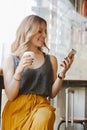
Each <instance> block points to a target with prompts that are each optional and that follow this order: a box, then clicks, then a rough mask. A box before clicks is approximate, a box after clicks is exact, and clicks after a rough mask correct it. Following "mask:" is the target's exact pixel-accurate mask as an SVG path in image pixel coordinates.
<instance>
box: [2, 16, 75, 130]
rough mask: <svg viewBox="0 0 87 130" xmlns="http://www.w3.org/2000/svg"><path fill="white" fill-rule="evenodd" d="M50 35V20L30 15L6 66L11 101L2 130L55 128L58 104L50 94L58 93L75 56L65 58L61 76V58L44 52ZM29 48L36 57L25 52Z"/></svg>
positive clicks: (20, 27) (7, 104)
mask: <svg viewBox="0 0 87 130" xmlns="http://www.w3.org/2000/svg"><path fill="white" fill-rule="evenodd" d="M46 39H47V22H46V21H45V20H44V19H43V18H41V17H39V16H36V15H30V16H27V17H26V18H25V19H24V20H23V22H22V23H21V24H20V26H19V28H18V30H17V34H16V40H15V42H14V43H13V44H12V48H11V49H12V55H11V56H9V57H8V59H7V60H6V63H5V66H4V68H3V74H4V85H5V91H6V95H7V97H8V102H7V103H6V106H5V108H4V111H3V114H2V130H53V127H54V121H55V108H54V107H53V106H51V105H50V102H49V101H48V100H47V97H50V98H54V97H55V96H56V95H57V93H58V92H59V90H60V88H61V86H62V82H63V78H64V77H65V73H66V72H67V70H68V69H69V68H70V66H71V64H72V62H73V59H74V57H72V58H71V59H70V58H69V57H66V58H65V59H64V61H63V62H62V63H61V66H62V71H61V73H60V74H59V75H58V76H57V69H58V63H57V58H56V57H55V56H53V55H49V54H45V53H44V52H43V47H45V48H47V49H48V47H47V45H46ZM26 51H32V52H34V58H33V57H31V56H26V55H24V52H26Z"/></svg>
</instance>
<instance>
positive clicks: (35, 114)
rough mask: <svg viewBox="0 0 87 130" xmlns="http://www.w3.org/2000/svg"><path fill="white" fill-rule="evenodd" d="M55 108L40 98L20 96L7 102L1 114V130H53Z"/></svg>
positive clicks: (32, 95)
mask: <svg viewBox="0 0 87 130" xmlns="http://www.w3.org/2000/svg"><path fill="white" fill-rule="evenodd" d="M54 121H55V108H54V107H53V106H51V105H50V102H49V101H48V100H47V99H46V98H45V97H42V96H38V95H35V94H28V95H21V96H19V97H17V98H16V99H15V100H14V101H7V103H6V105H5V107H4V110H3V113H2V130H53V127H54Z"/></svg>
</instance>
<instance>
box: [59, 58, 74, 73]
mask: <svg viewBox="0 0 87 130" xmlns="http://www.w3.org/2000/svg"><path fill="white" fill-rule="evenodd" d="M73 60H74V56H72V58H70V57H66V58H64V60H63V61H62V63H61V67H62V72H63V73H66V72H67V70H68V69H69V68H70V67H71V65H72V63H73Z"/></svg>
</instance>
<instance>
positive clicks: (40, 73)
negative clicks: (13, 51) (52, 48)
mask: <svg viewBox="0 0 87 130" xmlns="http://www.w3.org/2000/svg"><path fill="white" fill-rule="evenodd" d="M44 55H45V61H44V63H43V64H42V66H40V67H39V68H36V69H29V68H27V69H26V70H24V71H23V73H22V78H21V81H20V90H19V95H21V94H38V95H42V96H45V97H48V96H50V94H51V90H52V84H53V77H52V75H53V72H52V65H51V61H50V55H47V54H44ZM13 61H14V67H15V70H16V67H17V66H18V64H19V61H20V59H19V58H18V57H17V56H13Z"/></svg>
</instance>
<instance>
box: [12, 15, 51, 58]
mask: <svg viewBox="0 0 87 130" xmlns="http://www.w3.org/2000/svg"><path fill="white" fill-rule="evenodd" d="M42 22H44V23H45V24H46V26H47V22H46V21H45V20H44V19H43V18H41V17H39V16H37V15H30V16H27V17H26V18H25V19H24V20H23V21H22V23H21V24H20V26H19V27H18V29H17V32H16V39H15V41H14V42H13V44H12V45H11V52H12V53H14V54H15V55H17V56H19V57H21V56H22V55H23V53H24V52H25V51H27V50H28V49H29V41H30V39H31V37H32V36H33V35H35V33H37V32H38V30H39V26H40V24H41V23H42ZM44 47H46V48H47V49H48V50H49V48H48V47H47V45H46V43H44ZM39 49H40V48H39Z"/></svg>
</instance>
